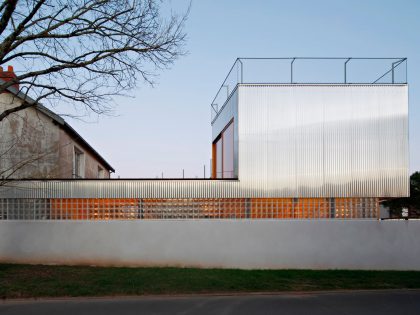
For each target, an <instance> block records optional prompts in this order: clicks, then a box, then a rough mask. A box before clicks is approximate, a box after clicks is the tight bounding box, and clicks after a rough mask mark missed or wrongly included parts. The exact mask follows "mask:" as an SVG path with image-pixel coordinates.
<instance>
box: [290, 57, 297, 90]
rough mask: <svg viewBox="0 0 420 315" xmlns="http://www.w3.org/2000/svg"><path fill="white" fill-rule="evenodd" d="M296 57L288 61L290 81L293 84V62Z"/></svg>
mask: <svg viewBox="0 0 420 315" xmlns="http://www.w3.org/2000/svg"><path fill="white" fill-rule="evenodd" d="M295 59H296V58H293V60H292V62H291V63H290V83H291V84H293V63H294V62H295Z"/></svg>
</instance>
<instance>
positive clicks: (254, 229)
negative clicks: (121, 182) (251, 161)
mask: <svg viewBox="0 0 420 315" xmlns="http://www.w3.org/2000/svg"><path fill="white" fill-rule="evenodd" d="M419 240H420V221H375V220H360V221H357V220H354V221H339V220H329V221H327V220H319V221H318V220H312V221H304V220H282V221H279V220H277V221H276V220H253V221H250V220H223V221H222V220H188V221H187V220H185V221H183V220H161V221H158V220H156V221H152V220H150V221H108V222H106V221H102V222H99V221H96V222H93V221H72V222H65V221H61V222H60V221H44V222H42V221H32V222H30V221H3V222H0V261H2V262H19V263H45V264H55V263H57V264H90V265H126V266H196V267H223V268H246V269H248V268H311V269H336V268H337V269H399V270H420V241H419Z"/></svg>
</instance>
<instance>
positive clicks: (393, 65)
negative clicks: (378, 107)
mask: <svg viewBox="0 0 420 315" xmlns="http://www.w3.org/2000/svg"><path fill="white" fill-rule="evenodd" d="M397 62H398V61H397ZM397 62H393V63H392V71H391V73H392V84H394V68H395V64H396V63H397Z"/></svg>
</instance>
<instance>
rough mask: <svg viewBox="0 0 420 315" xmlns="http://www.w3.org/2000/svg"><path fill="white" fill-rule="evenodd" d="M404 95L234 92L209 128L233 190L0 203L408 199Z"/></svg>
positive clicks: (388, 89) (181, 183)
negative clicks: (227, 152) (230, 159)
mask: <svg viewBox="0 0 420 315" xmlns="http://www.w3.org/2000/svg"><path fill="white" fill-rule="evenodd" d="M407 94H408V89H407V86H406V85H239V87H238V88H237V89H236V90H235V92H234V93H233V94H232V96H231V98H230V99H229V101H228V102H227V103H226V105H225V107H224V108H223V109H222V111H221V113H220V114H219V117H217V119H216V120H215V121H214V123H213V136H217V135H218V134H219V133H220V131H221V130H222V129H223V128H224V127H225V126H226V124H227V123H228V122H229V121H230V119H232V117H233V118H234V119H235V134H236V136H237V141H236V140H235V141H236V142H235V150H236V152H237V153H238V161H237V165H238V167H239V169H238V172H239V181H237V180H182V179H180V180H160V179H159V180H63V181H52V180H47V181H22V182H17V181H12V182H10V183H8V185H7V186H5V187H0V198H256V197H263V198H264V197H266V198H268V197H279V198H280V197H286V198H287V197H289V198H293V197H296V198H299V197H301V198H302V197H309V198H310V197H399V196H408V193H409V174H408V96H407ZM235 139H236V138H235ZM236 146H237V147H236ZM17 186H18V187H17Z"/></svg>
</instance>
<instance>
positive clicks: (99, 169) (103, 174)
mask: <svg viewBox="0 0 420 315" xmlns="http://www.w3.org/2000/svg"><path fill="white" fill-rule="evenodd" d="M98 178H105V171H104V169H103V168H102V167H100V166H98Z"/></svg>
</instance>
